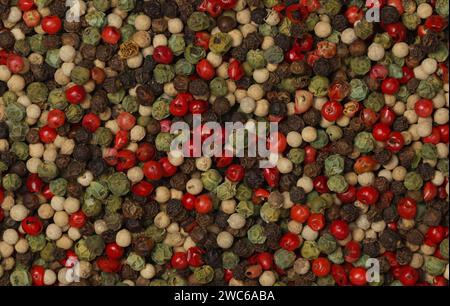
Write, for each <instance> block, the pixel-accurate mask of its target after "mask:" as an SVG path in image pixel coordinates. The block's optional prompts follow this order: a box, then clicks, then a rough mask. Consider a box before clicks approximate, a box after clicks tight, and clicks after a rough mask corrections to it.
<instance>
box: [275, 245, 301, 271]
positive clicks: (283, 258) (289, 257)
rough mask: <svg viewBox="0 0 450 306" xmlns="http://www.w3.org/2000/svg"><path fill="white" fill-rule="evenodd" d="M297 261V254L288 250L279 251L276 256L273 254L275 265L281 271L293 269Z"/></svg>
mask: <svg viewBox="0 0 450 306" xmlns="http://www.w3.org/2000/svg"><path fill="white" fill-rule="evenodd" d="M295 259H296V256H295V253H294V252H292V251H288V250H286V249H278V250H276V251H275V254H273V260H274V262H275V264H276V265H277V267H280V268H281V269H287V268H289V267H292V265H293V264H294V261H295Z"/></svg>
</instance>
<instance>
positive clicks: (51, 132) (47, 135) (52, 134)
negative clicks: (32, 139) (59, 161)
mask: <svg viewBox="0 0 450 306" xmlns="http://www.w3.org/2000/svg"><path fill="white" fill-rule="evenodd" d="M56 136H58V133H57V132H56V130H55V129H53V128H51V127H49V126H48V125H45V126H43V127H41V128H40V129H39V138H40V139H41V141H42V142H43V143H52V142H53V141H55V139H56Z"/></svg>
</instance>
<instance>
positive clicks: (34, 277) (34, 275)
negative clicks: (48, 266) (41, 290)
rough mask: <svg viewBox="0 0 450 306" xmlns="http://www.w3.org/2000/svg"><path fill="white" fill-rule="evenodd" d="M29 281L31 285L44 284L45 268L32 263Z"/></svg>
mask: <svg viewBox="0 0 450 306" xmlns="http://www.w3.org/2000/svg"><path fill="white" fill-rule="evenodd" d="M30 274H31V283H32V284H33V286H44V285H45V283H44V275H45V268H44V267H43V266H38V265H34V266H32V267H31V270H30Z"/></svg>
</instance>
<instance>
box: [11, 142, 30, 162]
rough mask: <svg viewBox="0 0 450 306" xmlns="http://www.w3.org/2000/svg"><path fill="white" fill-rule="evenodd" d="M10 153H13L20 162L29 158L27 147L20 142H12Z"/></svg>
mask: <svg viewBox="0 0 450 306" xmlns="http://www.w3.org/2000/svg"><path fill="white" fill-rule="evenodd" d="M11 152H14V154H16V156H17V157H18V158H19V159H20V160H27V158H28V156H29V150H28V145H27V144H26V143H24V142H21V141H15V142H13V144H12V145H11Z"/></svg>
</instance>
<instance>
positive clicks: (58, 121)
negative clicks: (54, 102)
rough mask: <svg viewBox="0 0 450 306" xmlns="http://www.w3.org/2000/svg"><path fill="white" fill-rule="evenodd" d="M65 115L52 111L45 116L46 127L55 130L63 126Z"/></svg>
mask: <svg viewBox="0 0 450 306" xmlns="http://www.w3.org/2000/svg"><path fill="white" fill-rule="evenodd" d="M65 121H66V115H65V114H64V112H63V111H62V110H59V109H52V110H51V111H49V112H48V115H47V125H48V126H49V127H51V128H53V129H57V128H59V127H61V126H63V125H64V122H65Z"/></svg>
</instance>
